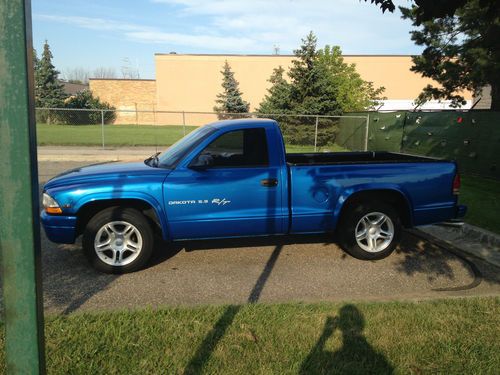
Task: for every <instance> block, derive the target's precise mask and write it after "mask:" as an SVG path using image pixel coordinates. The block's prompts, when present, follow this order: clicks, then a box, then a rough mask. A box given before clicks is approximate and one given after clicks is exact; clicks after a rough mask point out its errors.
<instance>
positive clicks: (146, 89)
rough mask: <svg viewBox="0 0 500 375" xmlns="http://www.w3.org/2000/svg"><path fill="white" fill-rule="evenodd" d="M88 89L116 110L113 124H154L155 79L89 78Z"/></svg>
mask: <svg viewBox="0 0 500 375" xmlns="http://www.w3.org/2000/svg"><path fill="white" fill-rule="evenodd" d="M89 88H90V91H92V93H93V94H94V95H95V96H98V97H99V98H100V99H101V100H102V101H105V102H108V103H109V104H111V105H112V106H114V107H115V108H116V109H117V110H121V111H130V112H118V113H117V117H116V121H115V124H154V122H155V119H154V115H153V113H152V112H151V113H141V112H136V111H153V110H154V109H155V106H156V81H155V80H154V79H95V78H92V79H90V80H89Z"/></svg>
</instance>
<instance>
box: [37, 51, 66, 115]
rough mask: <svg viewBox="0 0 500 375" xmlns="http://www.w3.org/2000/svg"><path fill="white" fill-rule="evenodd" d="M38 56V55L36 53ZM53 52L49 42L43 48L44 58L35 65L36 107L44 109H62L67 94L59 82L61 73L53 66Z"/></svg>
mask: <svg viewBox="0 0 500 375" xmlns="http://www.w3.org/2000/svg"><path fill="white" fill-rule="evenodd" d="M35 56H36V53H35ZM52 57H53V56H52V52H50V47H49V44H48V43H47V41H45V44H44V46H43V53H42V58H41V59H40V60H39V61H38V59H36V60H35V61H36V65H35V105H36V106H37V107H43V108H60V107H62V106H63V105H64V99H65V98H66V96H67V95H66V94H65V93H64V90H63V87H64V86H63V85H62V84H61V83H60V82H59V80H58V78H57V77H58V75H59V72H58V71H57V70H56V69H55V67H54V65H53V64H52Z"/></svg>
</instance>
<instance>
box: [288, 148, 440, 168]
mask: <svg viewBox="0 0 500 375" xmlns="http://www.w3.org/2000/svg"><path fill="white" fill-rule="evenodd" d="M439 161H442V160H439V159H435V158H429V157H424V156H416V155H409V154H400V153H397V152H385V151H365V152H321V153H320V152H318V153H300V154H299V153H297V154H295V153H293V154H286V162H287V163H288V164H289V165H325V164H326V165H328V164H360V163H363V164H364V163H415V162H439Z"/></svg>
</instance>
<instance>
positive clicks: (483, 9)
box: [365, 0, 500, 110]
mask: <svg viewBox="0 0 500 375" xmlns="http://www.w3.org/2000/svg"><path fill="white" fill-rule="evenodd" d="M365 1H367V0H365ZM370 2H372V3H375V4H377V5H379V6H380V7H381V8H382V10H383V11H385V10H386V9H387V10H389V11H391V12H392V11H394V9H395V7H394V4H393V2H392V1H391V0H370ZM413 3H414V4H413V6H412V7H411V9H408V8H402V7H401V8H400V10H401V12H402V13H403V18H405V19H410V20H411V21H412V22H413V25H414V26H416V27H421V29H419V30H415V31H413V32H412V33H411V34H412V37H411V38H412V40H413V41H414V42H415V43H416V44H417V45H421V46H425V49H424V52H423V53H422V55H421V56H416V57H414V58H413V63H414V66H413V67H412V70H413V71H415V72H418V73H420V74H422V75H423V76H424V77H429V78H432V79H434V80H435V81H437V82H438V83H439V84H440V86H439V87H435V86H432V85H429V86H427V87H426V88H425V89H424V90H423V92H422V93H421V94H420V96H419V98H418V99H417V101H418V102H424V101H426V100H429V99H431V98H433V99H446V100H451V101H452V104H453V105H454V106H460V105H461V104H464V98H463V96H462V95H460V91H462V90H470V91H473V92H474V93H476V94H478V93H479V92H480V91H481V90H482V88H483V87H484V86H485V85H490V86H491V97H492V98H491V99H492V103H491V109H492V110H500V64H499V63H498V62H499V61H500V42H499V38H498V36H499V35H500V1H498V0H414V2H413Z"/></svg>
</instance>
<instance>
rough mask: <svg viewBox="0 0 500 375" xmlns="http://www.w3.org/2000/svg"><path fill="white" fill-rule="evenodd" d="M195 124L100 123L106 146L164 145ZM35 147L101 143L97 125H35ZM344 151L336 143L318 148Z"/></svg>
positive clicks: (302, 149) (298, 149)
mask: <svg viewBox="0 0 500 375" xmlns="http://www.w3.org/2000/svg"><path fill="white" fill-rule="evenodd" d="M196 128H197V127H196V126H186V127H185V129H184V128H183V126H179V125H167V126H166V125H164V126H158V125H156V126H155V125H104V144H105V145H106V146H116V147H119V146H165V147H168V146H170V145H172V144H174V143H175V142H176V141H177V140H179V139H181V138H182V137H183V136H184V133H185V134H188V133H189V132H191V131H193V130H194V129H196ZM37 143H38V145H39V146H102V127H101V125H47V124H38V125H37ZM286 150H287V152H314V145H312V144H311V145H310V146H300V145H287V146H286ZM325 150H326V151H345V149H343V148H341V147H340V146H337V145H332V146H326V147H324V148H323V149H321V148H318V150H317V151H318V152H319V151H325Z"/></svg>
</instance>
